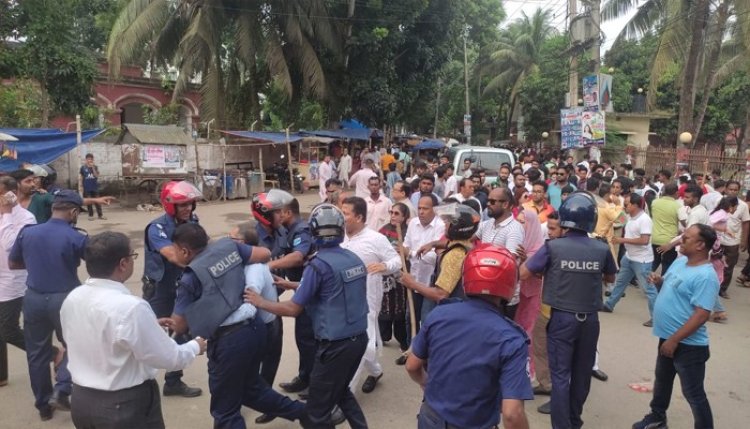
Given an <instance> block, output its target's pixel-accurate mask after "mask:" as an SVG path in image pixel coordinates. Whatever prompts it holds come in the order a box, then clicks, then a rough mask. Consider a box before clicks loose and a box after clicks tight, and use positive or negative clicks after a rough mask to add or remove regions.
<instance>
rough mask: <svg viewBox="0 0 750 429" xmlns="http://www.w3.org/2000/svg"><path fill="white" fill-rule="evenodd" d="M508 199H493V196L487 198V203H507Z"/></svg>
mask: <svg viewBox="0 0 750 429" xmlns="http://www.w3.org/2000/svg"><path fill="white" fill-rule="evenodd" d="M507 202H508V200H493V199H492V198H488V199H487V203H489V204H496V203H507Z"/></svg>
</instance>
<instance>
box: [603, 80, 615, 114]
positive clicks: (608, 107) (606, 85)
mask: <svg viewBox="0 0 750 429" xmlns="http://www.w3.org/2000/svg"><path fill="white" fill-rule="evenodd" d="M599 108H600V109H601V110H602V111H604V112H614V111H615V108H614V106H613V105H612V75H610V74H600V75H599Z"/></svg>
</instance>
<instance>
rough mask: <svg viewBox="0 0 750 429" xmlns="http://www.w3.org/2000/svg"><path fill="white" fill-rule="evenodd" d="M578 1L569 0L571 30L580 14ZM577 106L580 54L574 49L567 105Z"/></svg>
mask: <svg viewBox="0 0 750 429" xmlns="http://www.w3.org/2000/svg"><path fill="white" fill-rule="evenodd" d="M577 1H578V0H568V20H567V21H568V25H567V27H568V30H570V23H571V22H572V21H573V18H575V17H576V15H577V14H578V8H577V4H576V3H577ZM575 106H578V55H577V54H576V52H575V51H573V56H571V57H570V78H569V80H568V106H567V107H575Z"/></svg>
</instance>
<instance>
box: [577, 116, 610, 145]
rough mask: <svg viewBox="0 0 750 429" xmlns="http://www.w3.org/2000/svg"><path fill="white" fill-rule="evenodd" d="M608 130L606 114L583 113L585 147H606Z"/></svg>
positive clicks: (583, 141)
mask: <svg viewBox="0 0 750 429" xmlns="http://www.w3.org/2000/svg"><path fill="white" fill-rule="evenodd" d="M606 129H607V127H606V122H605V117H604V112H583V113H581V131H582V133H581V137H582V144H583V146H589V145H604V140H605V131H606Z"/></svg>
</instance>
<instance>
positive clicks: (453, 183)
mask: <svg viewBox="0 0 750 429" xmlns="http://www.w3.org/2000/svg"><path fill="white" fill-rule="evenodd" d="M444 179H445V193H444V194H443V195H444V196H443V199H445V198H449V197H451V196H453V195H455V194H456V193H457V192H458V182H457V180H456V175H455V174H453V164H446V165H445V176H444Z"/></svg>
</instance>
